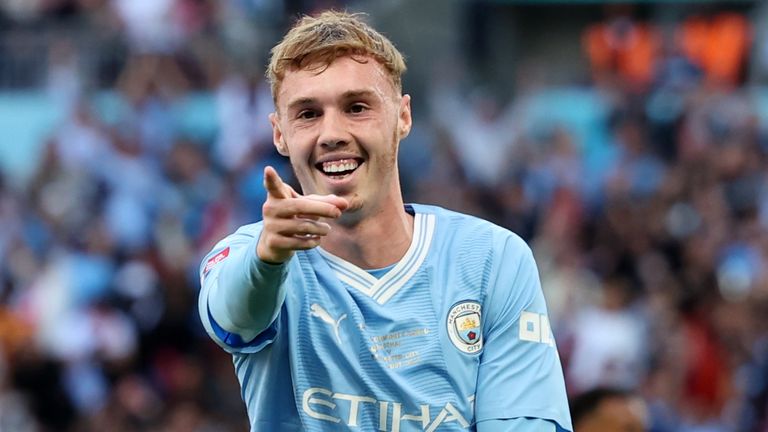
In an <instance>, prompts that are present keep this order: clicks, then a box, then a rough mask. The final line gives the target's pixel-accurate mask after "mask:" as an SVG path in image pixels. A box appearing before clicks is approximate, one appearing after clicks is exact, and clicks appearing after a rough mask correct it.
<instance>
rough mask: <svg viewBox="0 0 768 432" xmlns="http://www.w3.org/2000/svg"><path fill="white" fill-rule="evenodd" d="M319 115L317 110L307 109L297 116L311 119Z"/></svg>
mask: <svg viewBox="0 0 768 432" xmlns="http://www.w3.org/2000/svg"><path fill="white" fill-rule="evenodd" d="M317 116H318V114H317V111H315V110H309V109H307V110H303V111H300V112H299V114H298V115H296V118H299V119H302V120H311V119H313V118H315V117H317Z"/></svg>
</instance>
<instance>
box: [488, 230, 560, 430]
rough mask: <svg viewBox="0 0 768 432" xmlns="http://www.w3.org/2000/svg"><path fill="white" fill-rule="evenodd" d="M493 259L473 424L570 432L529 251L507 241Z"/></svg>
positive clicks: (522, 244) (510, 239)
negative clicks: (549, 426)
mask: <svg viewBox="0 0 768 432" xmlns="http://www.w3.org/2000/svg"><path fill="white" fill-rule="evenodd" d="M500 242H501V241H500ZM494 255H497V256H498V259H497V260H496V261H495V271H494V275H495V277H493V276H492V277H491V279H490V286H489V287H488V291H487V295H486V299H485V301H484V305H485V306H484V309H485V317H484V324H483V327H484V331H483V333H484V340H485V342H484V347H483V353H482V354H481V358H480V366H479V372H478V382H477V393H476V405H475V418H476V420H477V421H478V422H482V421H486V420H500V419H513V418H523V417H528V418H536V419H544V420H550V421H552V422H554V423H556V424H557V425H558V426H559V427H560V428H561V429H562V430H572V426H571V419H570V414H569V410H568V399H567V395H566V391H565V380H564V378H563V371H562V367H561V364H560V357H559V355H558V353H557V347H556V344H555V341H554V338H553V336H552V331H551V328H550V323H549V317H548V315H547V307H546V304H545V301H544V295H543V293H542V290H541V284H540V282H539V274H538V269H537V267H536V263H535V261H534V258H533V255H532V253H531V250H530V248H529V247H528V246H527V245H526V244H525V242H523V241H522V240H521V239H520V238H519V237H517V236H514V235H510V236H509V237H507V238H506V239H504V240H503V243H502V244H500V245H498V246H497V248H496V250H495V251H494Z"/></svg>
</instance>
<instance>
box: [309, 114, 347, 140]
mask: <svg viewBox="0 0 768 432" xmlns="http://www.w3.org/2000/svg"><path fill="white" fill-rule="evenodd" d="M317 141H318V143H319V144H320V145H321V146H323V147H331V148H335V147H340V146H343V145H346V144H347V143H349V132H348V131H347V129H346V124H345V122H344V116H343V113H340V112H338V111H336V110H328V111H326V112H325V113H324V115H323V116H322V122H321V125H320V135H319V136H318V139H317Z"/></svg>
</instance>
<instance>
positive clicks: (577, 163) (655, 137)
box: [0, 0, 768, 432]
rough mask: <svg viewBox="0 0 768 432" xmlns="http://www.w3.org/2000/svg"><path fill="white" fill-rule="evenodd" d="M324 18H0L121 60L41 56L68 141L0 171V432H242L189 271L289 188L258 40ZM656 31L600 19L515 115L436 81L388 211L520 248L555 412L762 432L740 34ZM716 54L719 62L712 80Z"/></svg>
mask: <svg viewBox="0 0 768 432" xmlns="http://www.w3.org/2000/svg"><path fill="white" fill-rule="evenodd" d="M328 6H343V4H340V2H322V1H315V2H310V1H307V2H301V1H294V2H289V1H286V2H269V1H262V2H259V1H238V0H231V1H220V2H219V1H212V0H154V1H136V0H80V1H67V0H38V1H10V0H5V1H0V11H2V12H0V14H2V15H0V17H1V18H0V23H2V22H5V23H14V24H13V25H16V26H22V25H24V24H23V23H24V22H35V21H36V20H38V21H39V20H41V19H42V20H44V19H53V18H52V17H60V16H69V17H72V16H74V17H76V18H77V19H78V22H81V23H82V22H85V23H89V24H88V25H91V26H96V27H98V26H106V27H108V28H109V29H110V30H109V31H108V32H106V34H109V35H111V36H110V37H115V38H117V39H119V40H121V41H122V43H123V45H122V46H124V49H125V56H126V57H125V58H126V60H125V61H124V62H121V63H120V65H119V67H118V68H116V70H115V76H116V77H117V78H116V79H114V80H112V81H111V82H109V83H108V84H107V85H106V86H105V85H104V83H103V82H99V76H98V74H95V75H94V74H90V75H88V77H89V79H90V81H89V80H87V79H85V78H84V74H83V73H82V63H81V62H79V61H78V55H79V54H80V53H79V52H78V48H77V44H76V43H72V41H68V40H66V39H62V40H57V41H53V43H52V44H51V45H50V50H49V53H48V58H49V67H48V69H47V76H46V83H47V84H46V86H47V87H46V92H47V94H48V95H49V97H50V103H52V104H57V105H58V106H60V107H62V109H63V110H64V112H65V113H66V115H65V117H64V121H63V122H61V123H60V124H58V125H57V126H56V127H55V129H54V130H52V131H50V134H49V135H48V138H47V141H46V142H45V143H44V145H43V146H41V149H42V150H41V153H40V155H39V158H38V164H37V167H36V169H35V172H34V173H33V175H31V176H30V178H29V179H27V180H25V181H24V182H23V184H18V183H17V182H13V181H10V180H9V179H8V178H5V179H4V180H3V178H4V176H3V175H2V172H0V224H2V226H3V229H2V230H0V353H1V355H0V431H19V432H27V431H30V432H31V431H91V430H93V431H101V430H109V431H116V432H122V431H125V432H132V431H168V432H172V431H179V432H181V431H185V432H187V431H196V432H203V431H237V430H245V429H247V426H246V425H247V422H246V420H245V410H244V406H243V403H242V401H241V400H240V394H239V387H238V385H237V382H236V379H235V376H234V372H233V368H232V365H231V360H230V358H229V357H228V356H227V355H226V354H225V353H224V352H223V351H221V350H220V349H219V348H218V347H216V346H215V345H214V344H213V342H211V341H210V340H209V338H208V337H207V336H206V335H205V333H204V331H203V329H202V327H201V325H200V323H199V320H198V318H197V311H196V302H197V300H196V294H197V290H198V276H197V270H198V266H199V263H200V259H201V257H202V256H203V254H204V253H206V252H207V251H208V250H209V249H210V248H211V246H212V245H213V244H214V243H215V242H216V241H217V240H218V239H220V238H222V237H223V236H225V235H226V234H228V233H230V232H232V231H233V230H234V229H235V228H236V227H237V226H239V225H242V224H244V223H249V222H252V221H255V220H258V219H260V212H261V204H262V202H263V200H264V198H265V195H264V191H263V190H262V186H261V185H262V181H261V175H262V171H263V167H264V166H265V165H268V164H269V165H273V166H275V167H277V168H278V170H279V171H280V172H281V175H283V176H284V177H285V178H291V172H290V167H289V166H288V164H287V161H286V160H284V159H283V158H281V157H280V156H279V155H277V153H276V152H275V151H274V149H273V146H272V144H271V132H270V129H269V123H268V122H267V120H266V117H267V114H268V113H269V112H270V111H271V109H272V100H271V95H270V94H269V89H268V86H266V85H265V83H264V81H263V78H262V75H261V74H262V68H263V65H262V64H263V60H264V59H265V58H266V51H263V50H265V49H267V48H268V47H269V44H270V43H271V42H272V41H273V38H274V37H277V36H278V35H279V32H280V31H281V29H282V27H281V25H282V24H277V25H276V24H274V23H275V22H277V23H285V22H287V18H286V17H289V16H291V14H292V13H294V12H296V11H305V12H310V11H311V10H313V9H316V8H323V7H328ZM254 23H255V24H254ZM259 23H261V24H263V26H259V25H258V24H259ZM270 26H271V27H270ZM275 28H276V30H277V33H276V34H272V33H270V31H272V30H275ZM260 29H261V30H260ZM264 29H266V30H264ZM668 30H669V29H666V30H664V31H662V30H661V29H657V28H655V27H654V25H653V23H651V22H643V21H641V20H638V19H635V18H634V17H632V16H631V15H626V14H616V15H607V16H606V17H605V19H604V20H603V21H602V22H599V23H595V24H594V26H591V27H587V28H585V29H584V32H583V40H582V47H583V53H582V54H583V56H584V58H585V59H586V61H587V62H588V64H589V66H590V72H591V76H590V77H589V78H588V79H587V80H582V82H580V83H579V84H578V85H573V86H567V87H562V86H559V87H552V86H549V85H547V84H546V83H542V82H539V81H537V80H521V81H520V82H519V83H518V84H517V85H516V88H515V92H514V97H513V98H511V99H510V100H504V99H501V98H500V97H499V93H498V92H494V91H493V89H490V88H487V87H486V88H479V87H476V86H470V85H468V83H466V82H461V81H459V80H458V79H453V78H452V77H447V76H446V75H445V74H436V76H435V77H434V80H432V81H431V82H430V84H429V86H428V92H427V94H425V95H423V96H424V99H425V100H426V102H425V106H426V108H427V109H426V110H424V112H422V113H419V114H420V115H418V116H417V118H416V122H415V126H414V130H413V132H412V134H411V136H410V137H409V138H408V139H407V140H406V141H405V142H403V144H402V147H401V153H400V163H401V175H402V179H403V183H404V189H405V193H406V199H407V201H415V202H423V203H431V204H438V205H443V206H446V207H449V208H452V209H456V210H460V211H464V212H468V213H471V214H475V215H479V216H481V217H484V218H487V219H489V220H491V221H493V222H496V223H498V224H500V225H502V226H505V227H508V228H510V229H511V230H513V231H515V232H516V233H518V234H519V235H521V236H522V237H523V238H525V239H526V240H527V241H528V242H529V243H530V244H531V245H532V247H533V249H534V253H535V255H536V257H537V261H538V263H539V266H540V271H541V276H542V284H543V287H544V290H545V294H546V296H547V299H548V303H549V309H550V315H551V321H552V323H553V328H554V331H555V333H556V337H557V340H558V345H559V349H560V354H561V358H562V360H563V365H564V367H565V373H566V380H567V384H568V389H569V393H570V394H571V395H572V396H573V397H577V396H578V395H579V394H582V393H585V392H588V391H590V390H593V389H595V388H603V387H610V388H617V389H621V390H622V391H630V392H632V393H633V394H636V395H639V396H640V397H641V398H642V400H643V401H644V402H645V406H646V409H647V424H648V428H649V430H651V431H655V432H667V431H670V432H671V431H689V432H705V431H706V432H709V431H712V432H720V431H758V432H761V431H766V430H768V413H767V412H766V410H767V409H768V378H767V377H768V320H766V319H765V317H766V316H768V272H766V270H765V269H766V268H768V266H767V265H766V264H768V262H767V261H768V178H766V177H767V176H768V129H766V126H768V125H766V124H765V122H764V120H763V119H762V118H761V111H760V104H759V96H760V94H759V90H758V89H756V88H755V87H753V86H750V85H747V84H748V81H747V79H748V75H749V74H748V72H747V66H748V65H749V63H750V60H751V59H750V52H751V51H752V46H753V43H754V39H755V35H754V32H753V29H752V24H751V22H750V20H749V19H748V17H747V16H745V15H743V14H737V13H732V12H720V11H718V12H714V13H710V14H707V15H704V16H691V17H687V18H686V20H684V21H681V22H680V23H679V25H678V26H676V27H675V28H674V29H673V30H674V31H668ZM95 34H105V33H95ZM715 42H717V43H718V44H719V45H717V46H721V47H722V46H727V47H729V48H728V49H727V50H726V51H727V53H728V55H729V56H730V57H729V58H728V59H723V58H717V59H716V60H711V58H712V57H717V55H716V54H717V53H720V54H723V53H724V51H720V50H719V51H717V52H716V53H714V54H713V52H712V51H710V50H709V49H708V47H710V46H711V45H712V44H713V43H715ZM258 50H262V51H258ZM253 52H262V56H261V57H259V56H253V55H252V53H253ZM633 53H634V54H633ZM628 59H629V60H628ZM410 61H411V62H418V61H420V59H418V58H412V59H410ZM422 61H423V59H422ZM723 62H726V63H727V62H730V63H728V65H725V66H724V63H723ZM584 81H587V84H584ZM406 90H407V89H406ZM96 95H98V96H96ZM105 95H106V96H105ZM198 105H203V106H210V107H213V108H212V109H211V110H209V111H206V110H205V109H203V110H195V107H196V106H198ZM190 110H191V111H192V112H193V114H194V115H187V116H185V117H184V116H182V117H183V118H184V119H186V121H180V118H181V117H180V115H179V112H181V111H183V112H187V113H188V112H189V111H190ZM190 118H191V119H192V120H199V121H190V120H189V119H190ZM207 125H208V126H207Z"/></svg>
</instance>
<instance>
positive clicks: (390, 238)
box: [322, 200, 413, 269]
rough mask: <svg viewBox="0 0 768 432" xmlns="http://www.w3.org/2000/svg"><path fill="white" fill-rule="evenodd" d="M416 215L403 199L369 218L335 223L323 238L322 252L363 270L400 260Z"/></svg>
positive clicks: (407, 243)
mask: <svg viewBox="0 0 768 432" xmlns="http://www.w3.org/2000/svg"><path fill="white" fill-rule="evenodd" d="M412 238H413V216H411V215H410V214H408V213H407V212H406V211H405V208H404V205H403V202H402V200H400V202H399V204H398V205H390V206H387V207H386V208H382V209H381V210H379V211H376V212H374V213H372V214H369V215H366V216H365V217H364V218H362V219H361V220H360V221H358V222H356V223H353V224H341V223H336V224H333V225H332V229H331V232H330V233H329V234H328V236H326V238H325V239H323V243H322V246H323V249H325V250H327V251H328V252H330V253H332V254H334V255H336V256H337V257H339V258H342V259H344V260H346V261H348V262H350V263H352V264H354V265H356V266H358V267H360V268H363V269H376V268H382V267H386V266H388V265H391V264H394V263H396V262H397V261H399V260H400V259H401V258H402V257H403V256H404V255H405V253H406V252H407V251H408V248H409V247H410V245H411V239H412Z"/></svg>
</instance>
